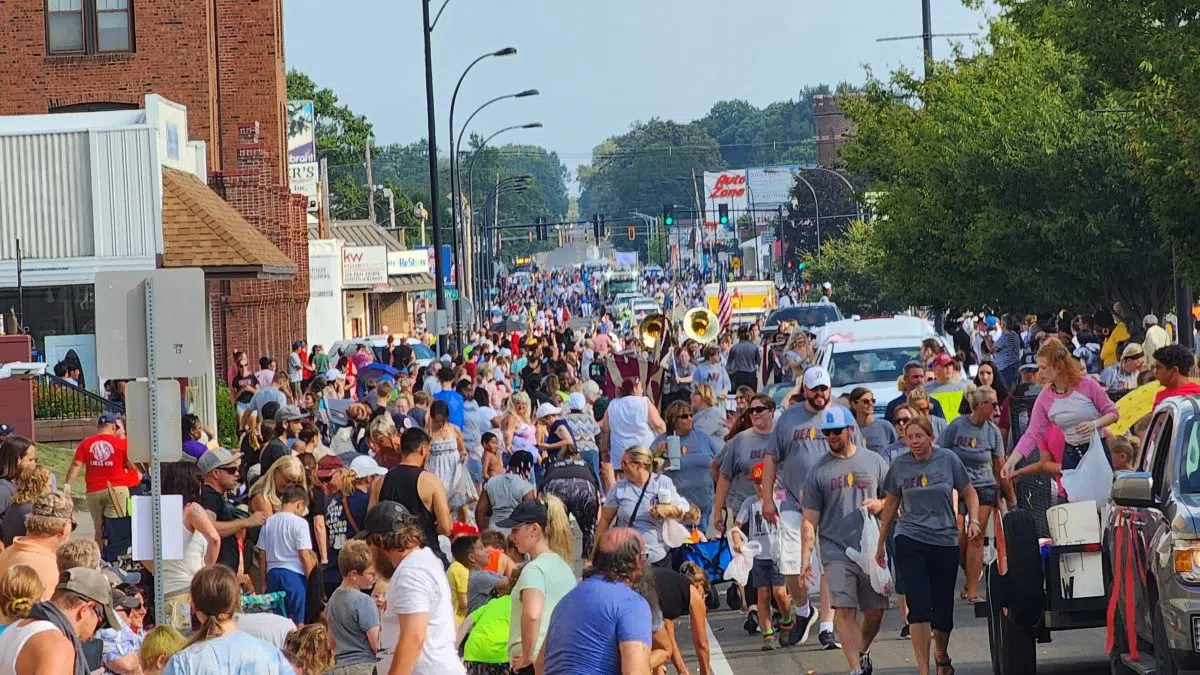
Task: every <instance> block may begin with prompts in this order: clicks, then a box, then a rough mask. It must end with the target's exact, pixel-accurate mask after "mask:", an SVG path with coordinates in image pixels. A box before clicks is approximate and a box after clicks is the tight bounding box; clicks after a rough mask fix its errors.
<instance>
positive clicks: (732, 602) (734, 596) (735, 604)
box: [725, 584, 742, 612]
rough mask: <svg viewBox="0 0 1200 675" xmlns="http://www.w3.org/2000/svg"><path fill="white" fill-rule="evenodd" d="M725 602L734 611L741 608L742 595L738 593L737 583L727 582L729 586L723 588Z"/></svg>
mask: <svg viewBox="0 0 1200 675" xmlns="http://www.w3.org/2000/svg"><path fill="white" fill-rule="evenodd" d="M725 604H726V606H728V607H729V609H732V610H733V611H735V612H736V611H739V610H741V608H742V596H740V595H738V587H737V584H729V588H727V589H725Z"/></svg>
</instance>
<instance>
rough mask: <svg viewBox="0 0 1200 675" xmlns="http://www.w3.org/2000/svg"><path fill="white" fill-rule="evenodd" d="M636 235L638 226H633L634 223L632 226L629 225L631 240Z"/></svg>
mask: <svg viewBox="0 0 1200 675" xmlns="http://www.w3.org/2000/svg"><path fill="white" fill-rule="evenodd" d="M636 236H637V228H636V227H634V226H632V225H630V226H629V239H630V241H632V240H633V239H634V238H635V237H636Z"/></svg>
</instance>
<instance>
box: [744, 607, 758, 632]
mask: <svg viewBox="0 0 1200 675" xmlns="http://www.w3.org/2000/svg"><path fill="white" fill-rule="evenodd" d="M742 628H744V629H745V630H746V632H747V633H749V634H750V635H754V634H755V633H757V632H759V631H760V630H762V628H761V627H760V626H759V624H758V610H757V609H752V610H750V611H749V612H748V613H747V614H746V620H745V621H743V622H742Z"/></svg>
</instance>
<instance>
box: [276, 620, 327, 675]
mask: <svg viewBox="0 0 1200 675" xmlns="http://www.w3.org/2000/svg"><path fill="white" fill-rule="evenodd" d="M284 648H285V649H287V654H288V656H289V659H288V660H290V661H291V662H292V665H293V666H295V668H296V673H297V675H325V673H327V672H329V671H331V670H333V636H331V635H330V634H329V629H328V628H326V627H325V626H324V625H323V624H320V623H310V624H308V625H307V626H304V627H303V628H298V629H296V630H294V631H292V632H290V633H288V634H287V637H286V638H285V639H284Z"/></svg>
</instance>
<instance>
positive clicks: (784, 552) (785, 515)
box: [772, 511, 804, 577]
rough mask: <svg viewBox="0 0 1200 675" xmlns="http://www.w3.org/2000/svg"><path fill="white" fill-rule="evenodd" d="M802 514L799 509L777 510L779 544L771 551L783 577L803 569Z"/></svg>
mask: <svg viewBox="0 0 1200 675" xmlns="http://www.w3.org/2000/svg"><path fill="white" fill-rule="evenodd" d="M803 525H804V514H802V513H800V512H799V511H780V512H779V546H778V549H779V550H777V551H772V554H773V555H774V557H775V565H776V566H777V567H778V568H779V573H780V574H782V575H783V576H785V577H790V576H795V575H797V574H800V573H801V572H803V571H804V542H803V541H802V540H803V531H804V528H803Z"/></svg>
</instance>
